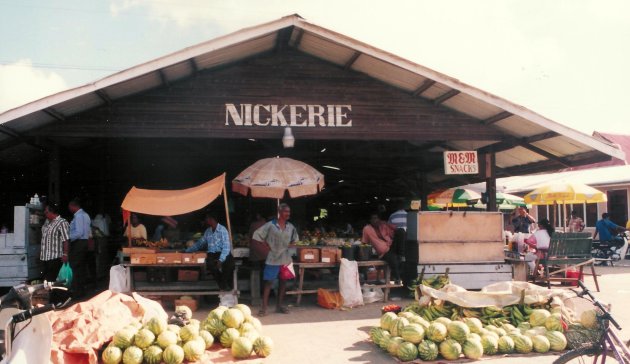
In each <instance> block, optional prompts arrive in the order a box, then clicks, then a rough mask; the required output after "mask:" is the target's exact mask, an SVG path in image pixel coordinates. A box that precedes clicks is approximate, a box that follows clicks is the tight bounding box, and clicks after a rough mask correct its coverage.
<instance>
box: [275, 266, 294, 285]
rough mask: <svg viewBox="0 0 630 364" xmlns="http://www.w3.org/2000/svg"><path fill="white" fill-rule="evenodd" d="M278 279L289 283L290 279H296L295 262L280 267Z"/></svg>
mask: <svg viewBox="0 0 630 364" xmlns="http://www.w3.org/2000/svg"><path fill="white" fill-rule="evenodd" d="M278 278H280V279H281V280H283V281H288V280H290V279H293V278H295V269H293V262H291V263H289V264H287V265H283V266H281V267H280V272H279V273H278Z"/></svg>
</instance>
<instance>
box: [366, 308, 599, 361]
mask: <svg viewBox="0 0 630 364" xmlns="http://www.w3.org/2000/svg"><path fill="white" fill-rule="evenodd" d="M562 310H566V309H562ZM562 312H565V313H567V314H570V312H568V311H562ZM591 316H592V315H590V314H586V315H584V318H583V321H584V322H586V323H588V324H591V325H592V324H593V322H592V321H593V320H592V317H591ZM567 317H568V318H567V319H566V320H570V316H568V315H567ZM574 325H579V324H577V323H576V324H574ZM582 325H584V324H583V323H582ZM566 328H567V325H566V324H565V318H564V317H563V314H562V313H561V309H560V308H554V309H552V310H551V311H550V307H549V306H548V305H547V304H539V305H525V304H518V305H512V306H506V307H503V308H498V307H483V308H464V307H459V306H456V305H454V304H452V303H449V302H442V303H440V304H431V305H428V306H419V305H418V304H412V305H409V306H407V307H406V308H405V309H404V310H403V311H402V312H399V313H398V314H396V313H394V312H391V311H390V312H386V311H384V313H383V315H382V316H381V319H380V325H379V326H377V327H373V328H372V329H371V330H370V339H371V340H372V342H374V344H375V345H377V346H378V347H380V348H381V349H383V350H385V351H387V352H388V353H389V354H390V355H392V356H395V357H397V358H398V359H400V360H402V361H411V360H415V359H417V358H419V359H421V360H425V361H431V360H436V359H437V358H438V357H442V358H444V359H446V360H449V361H451V360H458V359H460V358H464V357H465V358H467V359H471V360H478V359H480V358H482V357H483V356H484V355H485V356H488V355H495V354H511V353H520V354H527V353H532V352H536V353H546V352H548V351H550V350H551V351H563V350H565V349H566V347H567V340H566V337H565V335H564V332H565V330H566Z"/></svg>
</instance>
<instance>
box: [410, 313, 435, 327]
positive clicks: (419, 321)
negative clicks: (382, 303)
mask: <svg viewBox="0 0 630 364" xmlns="http://www.w3.org/2000/svg"><path fill="white" fill-rule="evenodd" d="M408 320H409V323H412V324H419V325H420V326H422V328H423V329H425V330H426V329H427V327H429V325H431V323H430V322H429V321H427V320H425V319H424V318H422V317H420V316H418V315H414V316H413V317H412V318H410V319H408Z"/></svg>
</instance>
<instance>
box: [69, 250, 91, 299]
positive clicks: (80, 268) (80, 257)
mask: <svg viewBox="0 0 630 364" xmlns="http://www.w3.org/2000/svg"><path fill="white" fill-rule="evenodd" d="M68 261H69V262H70V268H72V297H74V298H78V297H81V296H83V295H84V294H85V281H86V280H85V276H86V274H87V264H88V262H87V239H80V240H75V241H71V242H70V254H68Z"/></svg>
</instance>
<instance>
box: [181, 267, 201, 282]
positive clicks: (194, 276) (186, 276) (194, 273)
mask: <svg viewBox="0 0 630 364" xmlns="http://www.w3.org/2000/svg"><path fill="white" fill-rule="evenodd" d="M177 280H178V281H180V282H196V281H198V280H199V271H198V270H192V269H180V270H178V271H177Z"/></svg>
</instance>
